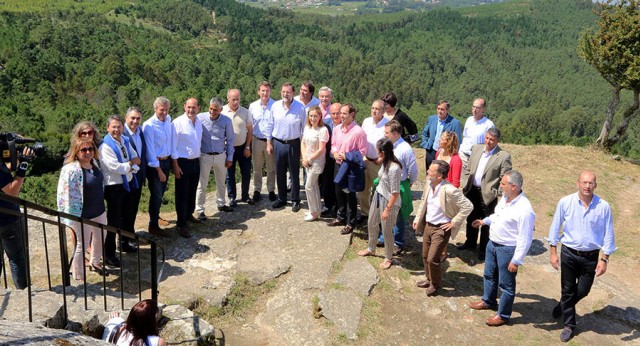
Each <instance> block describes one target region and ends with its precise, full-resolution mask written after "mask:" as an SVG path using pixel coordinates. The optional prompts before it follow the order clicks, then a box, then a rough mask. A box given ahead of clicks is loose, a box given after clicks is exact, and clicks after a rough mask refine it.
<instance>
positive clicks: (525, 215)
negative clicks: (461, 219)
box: [482, 192, 536, 265]
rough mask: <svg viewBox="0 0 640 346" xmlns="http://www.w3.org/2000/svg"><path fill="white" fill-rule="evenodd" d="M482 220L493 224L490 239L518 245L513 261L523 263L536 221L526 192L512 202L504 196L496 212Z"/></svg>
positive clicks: (487, 223)
mask: <svg viewBox="0 0 640 346" xmlns="http://www.w3.org/2000/svg"><path fill="white" fill-rule="evenodd" d="M482 221H484V223H485V224H486V225H491V228H490V229H489V239H491V241H492V242H494V243H497V244H500V245H505V246H515V247H516V250H515V252H514V253H513V258H512V259H511V262H512V263H513V264H516V265H522V263H523V262H522V261H523V260H524V256H526V255H527V252H529V247H530V246H531V240H532V239H533V225H534V223H535V221H536V214H535V213H534V212H533V208H532V207H531V203H530V202H529V200H528V199H527V197H526V196H525V195H524V193H522V192H521V193H520V194H519V195H518V197H516V198H514V199H513V200H512V201H511V202H507V198H506V197H504V196H502V197H501V198H500V201H499V202H498V205H496V209H495V212H494V213H493V214H491V215H490V216H488V217H485V218H484V220H482Z"/></svg>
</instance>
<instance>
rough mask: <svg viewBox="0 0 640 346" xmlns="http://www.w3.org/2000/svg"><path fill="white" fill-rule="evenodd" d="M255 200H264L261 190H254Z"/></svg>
mask: <svg viewBox="0 0 640 346" xmlns="http://www.w3.org/2000/svg"><path fill="white" fill-rule="evenodd" d="M253 200H254V201H255V202H260V201H261V200H262V195H260V192H259V191H254V192H253Z"/></svg>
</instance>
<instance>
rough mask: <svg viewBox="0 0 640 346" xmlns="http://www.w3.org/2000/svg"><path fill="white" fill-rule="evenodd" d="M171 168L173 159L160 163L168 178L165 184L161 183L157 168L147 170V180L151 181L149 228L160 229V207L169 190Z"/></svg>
mask: <svg viewBox="0 0 640 346" xmlns="http://www.w3.org/2000/svg"><path fill="white" fill-rule="evenodd" d="M170 167H171V159H166V160H162V161H160V169H162V172H163V173H164V175H165V176H167V180H166V181H165V182H164V183H163V182H161V181H160V178H159V177H158V172H157V171H156V168H155V167H148V168H147V180H148V181H149V226H152V227H158V219H159V218H160V206H161V205H162V196H163V195H164V192H165V191H166V190H167V182H168V181H169V168H170Z"/></svg>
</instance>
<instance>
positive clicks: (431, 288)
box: [426, 285, 438, 297]
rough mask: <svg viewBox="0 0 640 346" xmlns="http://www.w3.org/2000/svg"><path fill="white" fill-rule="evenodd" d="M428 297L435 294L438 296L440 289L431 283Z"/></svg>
mask: <svg viewBox="0 0 640 346" xmlns="http://www.w3.org/2000/svg"><path fill="white" fill-rule="evenodd" d="M426 293H427V297H433V296H437V295H438V289H437V288H436V287H435V286H433V285H431V286H429V288H427V292H426Z"/></svg>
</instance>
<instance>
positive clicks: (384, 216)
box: [380, 208, 389, 221]
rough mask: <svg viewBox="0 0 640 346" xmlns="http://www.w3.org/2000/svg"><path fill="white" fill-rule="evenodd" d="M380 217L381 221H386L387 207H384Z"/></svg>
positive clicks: (387, 216) (387, 215)
mask: <svg viewBox="0 0 640 346" xmlns="http://www.w3.org/2000/svg"><path fill="white" fill-rule="evenodd" d="M380 218H381V219H382V220H383V221H387V220H388V219H389V209H387V208H384V210H383V211H382V215H381V216H380Z"/></svg>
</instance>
